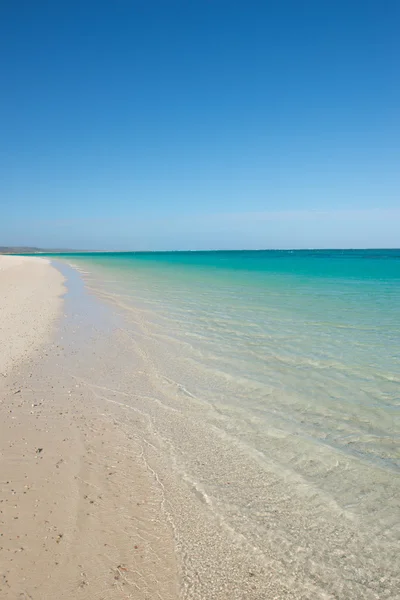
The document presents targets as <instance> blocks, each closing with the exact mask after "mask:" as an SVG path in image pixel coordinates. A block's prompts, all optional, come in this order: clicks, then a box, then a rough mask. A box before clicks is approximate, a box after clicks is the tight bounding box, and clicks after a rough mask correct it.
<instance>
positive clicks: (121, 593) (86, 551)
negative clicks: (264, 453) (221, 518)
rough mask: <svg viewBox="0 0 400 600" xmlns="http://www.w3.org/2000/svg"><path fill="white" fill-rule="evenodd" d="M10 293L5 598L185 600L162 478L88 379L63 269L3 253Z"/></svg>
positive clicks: (1, 273) (4, 291)
mask: <svg viewBox="0 0 400 600" xmlns="http://www.w3.org/2000/svg"><path fill="white" fill-rule="evenodd" d="M0 292H1V293H0V339H1V344H0V373H1V376H0V461H1V462H0V464H1V474H0V597H1V598H4V600H11V599H12V600H15V599H16V598H20V599H25V598H26V599H28V598H29V599H32V600H56V599H57V600H58V599H62V598H65V599H67V598H68V599H71V598H83V599H93V600H94V599H99V600H100V599H106V598H107V599H111V600H113V599H114V598H115V599H117V598H118V599H126V598H135V599H136V598H137V599H139V600H140V599H143V600H144V599H150V598H152V599H153V598H162V599H164V600H169V599H172V598H176V597H177V589H178V587H177V575H176V565H175V559H174V545H173V539H172V532H171V529H170V526H169V524H168V522H167V521H166V520H165V519H164V518H163V511H162V504H163V502H164V496H163V491H162V486H161V487H160V485H159V484H160V482H157V481H155V479H154V477H155V474H154V472H153V471H152V469H151V467H149V465H147V463H146V461H145V459H144V457H143V448H142V445H141V441H140V439H138V438H137V437H135V436H134V435H133V434H127V433H125V432H124V431H122V429H121V428H120V427H118V423H117V422H116V420H115V419H113V418H112V417H111V416H110V415H109V414H106V413H105V412H104V411H102V410H101V407H100V405H99V403H98V402H97V400H96V397H94V396H93V395H92V394H90V393H88V392H87V391H86V390H84V389H83V388H82V386H81V385H80V384H79V381H78V379H77V375H78V374H79V364H80V362H81V358H83V357H80V356H79V353H78V352H77V351H76V350H75V349H74V347H73V343H74V342H73V340H74V335H75V333H76V329H77V326H76V324H75V325H73V324H72V325H71V323H69V322H65V319H64V321H63V320H62V319H61V310H62V299H61V295H62V294H63V292H64V287H63V277H62V275H61V274H60V273H59V271H57V270H56V269H55V268H54V267H52V266H51V264H50V263H49V261H47V260H45V259H42V258H28V257H27V258H19V257H9V256H5V257H3V256H2V257H0ZM60 319H61V324H60ZM74 365H75V367H76V369H77V371H76V372H74V371H73V369H74Z"/></svg>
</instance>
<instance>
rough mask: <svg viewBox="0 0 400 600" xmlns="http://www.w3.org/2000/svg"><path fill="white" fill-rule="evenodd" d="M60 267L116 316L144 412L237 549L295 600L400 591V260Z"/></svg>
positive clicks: (307, 255)
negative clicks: (144, 397)
mask: <svg viewBox="0 0 400 600" xmlns="http://www.w3.org/2000/svg"><path fill="white" fill-rule="evenodd" d="M64 258H66V259H67V260H68V262H70V263H72V264H73V265H75V266H76V267H77V268H78V269H79V270H80V271H81V272H82V273H84V277H85V279H86V281H87V283H88V285H89V287H90V288H91V289H92V290H95V291H96V292H97V293H98V294H101V296H102V297H103V298H105V299H107V300H108V301H109V302H112V303H113V305H114V306H115V307H116V309H118V310H119V311H121V313H123V314H124V315H125V317H126V323H127V325H126V331H125V333H126V335H127V336H128V337H129V339H130V340H134V341H135V348H136V350H135V352H136V353H139V354H140V356H141V357H142V358H143V360H144V361H145V365H146V367H145V368H146V370H147V373H148V374H149V377H150V375H151V378H152V383H151V385H152V386H153V395H152V398H153V400H154V402H153V404H152V403H151V401H150V400H148V401H147V402H144V403H143V405H141V410H144V411H147V413H148V414H149V415H150V417H151V419H152V422H153V423H154V427H155V430H157V431H158V432H159V433H160V436H161V437H162V439H163V440H164V441H166V443H167V446H168V452H169V454H170V459H171V465H172V466H173V468H175V469H176V472H177V473H178V474H179V476H180V477H181V479H182V480H183V481H184V482H186V484H188V485H190V486H191V489H192V491H193V493H194V494H197V496H198V497H199V498H200V499H201V500H202V502H203V503H205V505H206V506H207V507H208V510H210V511H214V514H217V515H219V522H220V525H221V523H223V524H224V526H225V527H226V528H228V529H229V531H231V533H232V535H234V536H236V541H237V542H238V540H239V539H242V540H246V543H247V542H248V543H249V544H250V545H249V547H248V548H247V550H246V552H247V553H249V552H250V551H251V552H253V551H254V552H255V553H256V554H257V553H258V554H257V556H258V558H260V556H261V554H262V555H263V556H265V557H267V559H268V560H269V561H270V562H269V563H268V564H272V562H271V561H273V560H274V561H279V564H280V565H283V567H282V568H283V569H284V570H286V572H289V571H292V570H294V572H296V574H297V575H296V576H295V575H293V573H292V575H291V576H293V577H294V578H295V579H296V577H297V579H296V581H297V583H293V584H292V588H293V589H295V590H297V592H296V593H295V597H307V598H308V597H337V598H348V597H354V598H358V597H360V598H392V597H395V596H394V595H393V590H394V589H395V585H396V584H395V583H394V579H393V577H394V573H395V572H396V569H395V568H394V563H395V560H396V559H395V556H396V548H397V550H399V545H398V544H399V515H400V513H399V510H400V505H399V497H400V443H399V442H400V418H399V411H400V251H398V250H392V251H389V250H381V251H379V250H373V251H372V250H370V251H257V252H253V251H237V252H195V253H194V252H175V253H124V254H121V253H115V254H114V253H107V254H103V253H95V254H74V255H70V256H67V257H65V256H64ZM132 352H133V351H132ZM137 402H139V400H137ZM161 407H162V408H161ZM174 411H175V412H174ZM211 450H212V451H211ZM293 523H295V525H293ZM338 523H340V525H339V524H338ZM307 531H308V533H307ZM240 536H241V537H240ZM310 540H311V541H310ZM335 540H336V541H335ZM349 540H353V541H351V542H350V541H349ZM182 543H183V542H182ZM243 543H244V542H243ZM187 544H189V542H187ZM188 547H189V546H188ZM250 547H251V548H252V549H253V550H249V548H250ZM340 549H342V551H343V552H344V555H343V556H347V558H343V556H342V558H340V552H341V550H340ZM377 554H379V559H378V558H377ZM335 557H336V558H335ZM257 560H258V559H257ZM260 560H261V559H260ZM296 565H297V566H296ZM276 568H277V569H278V571H279V569H280V568H281V567H276ZM346 570H348V573H347V571H346ZM300 571H301V573H302V575H300V574H299V573H300ZM307 573H308V575H307ZM188 578H189V579H190V576H189V575H188ZM300 580H301V581H302V582H303V583H302V584H300V583H299V581H300ZM306 580H307V582H306ZM351 582H352V583H351ZM296 585H298V586H299V587H298V588H296ZM301 585H303V587H301ZM314 585H315V586H316V588H315V589H314V588H313V586H314ZM190 589H191V588H190V586H189V587H188V590H189V591H188V592H187V597H193V598H194V597H196V596H195V595H194V594H192V595H190V594H191V592H190ZM205 593H206V592H204V591H203V592H201V594H203V597H205V596H204V594H205ZM208 593H209V597H213V595H212V593H211V592H208ZM277 593H278V592H277ZM279 593H280V594H282V591H281V592H279ZM199 594H200V592H199ZM201 594H200V595H199V597H201ZM301 594H302V595H301ZM323 594H326V595H325V596H324V595H323ZM215 597H218V596H215ZM220 597H225V596H220ZM238 597H239V596H238ZM254 597H264V596H262V595H261V596H254ZM271 597H274V596H271ZM276 597H282V596H276Z"/></svg>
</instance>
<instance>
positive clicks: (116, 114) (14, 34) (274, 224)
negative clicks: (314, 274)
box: [0, 0, 400, 250]
mask: <svg viewBox="0 0 400 600" xmlns="http://www.w3.org/2000/svg"><path fill="white" fill-rule="evenodd" d="M399 22H400V3H399V2H398V1H397V0H396V1H385V0H381V1H374V2H372V1H368V0H360V1H358V0H357V1H355V0H346V1H342V0H330V1H328V0H327V1H321V0H315V1H308V0H304V1H299V0H295V1H294V0H293V1H289V0H280V1H276V2H268V1H267V0H265V1H264V2H251V1H250V2H235V1H234V0H231V1H222V0H213V1H211V0H201V1H197V0H186V1H181V2H178V1H174V0H163V1H160V0H158V1H157V0H155V1H153V2H148V1H142V2H139V1H134V0H109V1H102V0H97V1H96V2H92V1H89V0H87V1H85V0H81V1H80V2H75V0H68V1H64V0H59V1H57V2H47V1H46V2H45V1H42V0H37V1H36V2H31V1H29V0H25V1H18V2H2V3H1V6H0V52H1V56H2V61H1V64H0V77H1V83H2V86H1V87H2V93H1V95H0V114H1V135H0V158H1V160H0V208H1V212H0V245H8V244H10V245H11V244H24V245H25V244H26V245H39V246H42V247H49V246H57V247H69V248H71V247H72V248H73V247H76V248H87V249H103V248H104V249H141V250H151V249H186V248H190V249H196V248H198V249H203V248H219V247H221V248H246V247H247V248H261V247H265V248H270V247H280V248H292V247H366V246H368V247H374V246H375V247H376V246H379V247H388V246H389V247H390V246H392V247H393V246H397V247H398V246H400V201H399V183H400V164H399V163H400V160H399V159H400V111H399V106H400V79H399V72H398V58H399V56H400V36H399V35H398V33H399V29H398V23H399Z"/></svg>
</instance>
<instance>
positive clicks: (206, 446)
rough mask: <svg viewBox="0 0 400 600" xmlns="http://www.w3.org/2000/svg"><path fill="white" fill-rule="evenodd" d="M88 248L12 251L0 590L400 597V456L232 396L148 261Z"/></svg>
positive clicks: (94, 596) (232, 386) (4, 343)
mask: <svg viewBox="0 0 400 600" xmlns="http://www.w3.org/2000/svg"><path fill="white" fill-rule="evenodd" d="M64 260H65V259H64ZM77 262H78V261H77V260H76V259H75V261H71V264H74V265H75V268H71V266H70V265H69V264H67V263H66V262H61V261H59V262H55V263H54V265H53V264H51V263H50V262H49V261H48V260H47V259H46V258H18V257H0V291H1V293H0V303H1V305H0V336H1V345H0V365H1V369H0V373H1V375H0V423H1V424H0V465H1V473H0V598H1V599H3V598H4V599H5V600H15V599H21V600H22V599H31V600H59V599H65V600H67V599H68V600H70V599H83V600H126V599H131V598H134V599H135V600H153V599H155V598H157V599H161V600H176V599H178V598H180V599H181V600H243V598H246V600H264V599H266V598H271V599H272V598H276V599H281V598H285V599H290V600H297V599H298V598H304V599H307V600H314V599H317V598H318V599H321V600H324V599H326V598H346V599H347V598H352V599H360V600H361V599H362V600H366V599H368V600H381V599H383V598H387V599H388V600H389V598H395V597H397V596H396V592H397V590H398V589H399V579H398V574H399V572H400V571H399V561H398V557H397V556H398V552H397V548H398V519H397V515H398V498H399V494H398V490H399V487H398V476H397V474H396V473H395V472H394V470H392V469H388V468H382V466H379V465H376V464H374V463H373V462H372V461H368V460H359V458H358V457H357V456H355V455H354V454H351V453H344V452H342V451H338V450H336V449H334V448H332V446H329V445H328V444H318V445H315V444H314V443H312V440H310V439H309V438H306V437H303V438H302V437H301V436H300V435H297V434H296V435H295V434H291V433H290V431H288V430H287V429H286V427H287V425H282V424H279V423H278V424H277V425H276V427H273V426H272V424H273V423H274V421H273V419H274V414H273V413H269V414H268V413H267V421H265V420H262V418H264V414H265V412H266V406H267V401H268V398H267V399H265V398H263V399H262V401H260V405H259V407H257V411H254V412H253V413H251V412H250V408H251V407H250V401H251V400H252V399H254V398H255V397H256V393H257V390H256V389H255V388H254V387H253V388H252V389H251V390H250V392H247V390H248V388H247V387H246V388H245V389H246V394H247V396H246V397H244V398H243V400H242V401H241V402H240V403H238V404H236V405H233V404H232V398H235V394H236V393H238V390H239V389H240V387H239V383H240V382H239V383H238V382H237V379H236V378H235V377H233V376H232V377H229V378H228V377H225V374H224V373H222V375H224V379H223V381H221V378H220V373H217V374H215V373H214V371H212V370H211V369H210V368H207V369H204V368H203V364H202V363H200V362H198V355H193V354H192V355H191V354H190V347H189V345H188V343H187V338H186V336H185V338H184V339H182V340H180V339H177V338H174V335H176V331H177V330H178V329H179V327H178V325H177V322H178V321H177V319H175V320H174V319H173V318H172V315H173V313H172V308H173V306H172V307H171V309H170V310H169V311H168V313H167V314H166V315H165V318H166V319H167V321H166V323H167V325H166V326H165V327H164V328H162V327H161V325H162V323H163V320H162V318H161V313H160V312H159V313H156V312H153V311H152V310H150V309H148V308H147V307H146V305H144V306H140V303H139V302H138V301H137V294H138V293H139V292H141V291H143V289H144V286H145V283H146V282H145V281H142V286H141V285H140V281H139V280H138V279H137V278H138V275H137V273H136V272H135V275H134V276H133V275H131V280H132V281H133V282H134V284H135V289H134V290H133V292H132V291H131V292H130V290H129V289H126V288H125V287H124V286H126V281H128V282H129V281H130V280H129V278H126V277H122V275H121V274H120V273H119V271H118V270H117V271H116V273H115V274H114V272H113V271H112V270H105V271H99V273H97V274H94V273H92V272H91V269H92V268H93V267H92V266H91V263H90V262H88V263H87V266H86V262H85V261H83V262H82V263H81V267H79V265H78V264H76V263H77ZM119 277H120V278H121V277H122V279H119ZM158 279H159V280H160V281H162V278H161V276H160V277H159V278H158ZM157 285H159V281H157ZM168 286H170V280H168ZM157 289H159V288H157ZM168 289H169V287H168ZM168 289H167V290H166V292H168ZM127 292H130V293H131V294H132V296H130V295H129V293H127ZM153 294H154V290H153V288H152V289H151V294H150V296H151V298H152V299H153V298H154V296H153ZM157 297H160V298H161V299H162V301H163V302H164V301H165V298H166V297H167V293H166V294H158V295H157ZM180 298H181V296H180ZM190 298H191V296H190ZM196 301H197V296H196ZM213 305H214V306H216V307H218V306H219V303H218V302H215V301H214V304H213ZM191 307H193V304H191ZM207 310H209V309H207ZM211 312H212V311H211ZM194 323H195V322H194V316H193V312H190V322H189V323H188V327H187V331H188V332H190V331H192V330H193V329H194ZM202 328H203V329H204V325H202ZM229 356H230V353H229V352H228V351H225V354H224V357H229ZM224 357H222V358H224ZM189 358H190V359H191V360H188V359H189ZM222 358H221V357H220V358H219V361H218V365H221V364H223V363H222V362H221V361H222ZM246 381H247V380H246ZM207 394H208V395H207ZM278 401H279V397H277V396H274V407H278V406H279V402H278ZM246 411H247V412H246ZM285 411H288V408H287V405H285ZM257 432H259V433H257ZM260 444H261V446H260ZM259 448H260V449H259Z"/></svg>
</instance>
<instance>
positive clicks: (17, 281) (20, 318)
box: [0, 256, 64, 375]
mask: <svg viewBox="0 0 400 600" xmlns="http://www.w3.org/2000/svg"><path fill="white" fill-rule="evenodd" d="M63 290H64V288H63V277H62V275H61V273H59V271H57V270H56V269H55V268H53V267H52V266H51V264H50V262H49V261H48V260H47V259H45V258H36V257H28V256H22V257H20V256H0V374H2V375H6V374H7V373H8V372H9V370H10V368H11V367H12V366H13V365H15V364H16V363H17V362H19V361H21V360H23V359H24V358H26V357H28V356H29V355H31V354H32V352H34V351H35V350H37V349H38V348H39V347H40V346H41V344H43V342H46V341H48V340H49V337H50V335H51V331H52V326H53V324H54V320H55V318H56V317H57V315H58V313H59V311H60V309H61V304H62V300H61V295H62V293H63Z"/></svg>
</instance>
